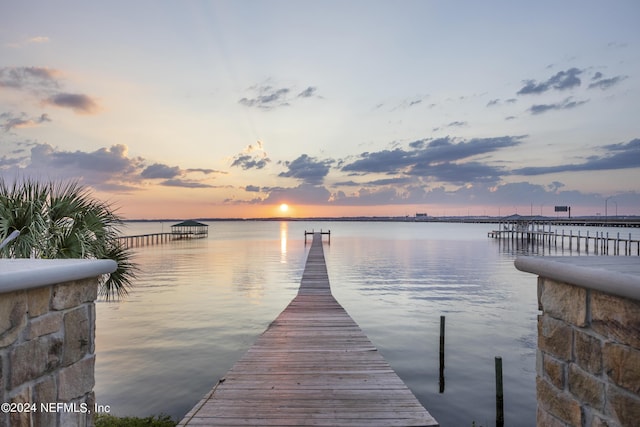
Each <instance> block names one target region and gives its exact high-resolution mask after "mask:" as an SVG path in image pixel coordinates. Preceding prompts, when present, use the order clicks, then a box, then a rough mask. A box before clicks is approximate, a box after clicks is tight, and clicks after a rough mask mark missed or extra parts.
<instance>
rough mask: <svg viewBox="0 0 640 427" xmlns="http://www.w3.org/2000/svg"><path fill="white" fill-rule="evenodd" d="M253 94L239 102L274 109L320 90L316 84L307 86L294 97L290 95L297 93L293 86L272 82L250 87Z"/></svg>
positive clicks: (247, 105)
mask: <svg viewBox="0 0 640 427" xmlns="http://www.w3.org/2000/svg"><path fill="white" fill-rule="evenodd" d="M248 90H249V91H250V92H251V96H248V97H243V98H241V99H240V100H238V102H239V103H240V104H242V105H244V106H246V107H255V108H259V109H262V110H272V109H274V108H279V107H288V106H290V105H291V103H292V102H293V100H294V99H297V98H311V97H314V96H317V95H316V92H317V90H318V88H317V87H315V86H307V88H306V89H304V90H302V91H300V92H298V94H297V95H295V96H294V98H293V99H291V98H290V95H291V94H293V93H295V92H294V90H295V89H294V88H291V87H274V86H272V85H270V84H262V85H255V86H251V87H250V88H249V89H248Z"/></svg>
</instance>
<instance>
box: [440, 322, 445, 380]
mask: <svg viewBox="0 0 640 427" xmlns="http://www.w3.org/2000/svg"><path fill="white" fill-rule="evenodd" d="M439 384H440V393H444V316H440V382H439Z"/></svg>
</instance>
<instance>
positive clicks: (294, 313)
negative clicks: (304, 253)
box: [179, 233, 438, 426]
mask: <svg viewBox="0 0 640 427" xmlns="http://www.w3.org/2000/svg"><path fill="white" fill-rule="evenodd" d="M222 425H226V426H232V425H254V426H257V425H272V426H274V425H277V426H291V425H316V426H340V425H343V426H344V425H347V426H355V425H362V426H437V425H438V423H437V422H436V421H435V420H434V419H433V417H431V415H430V414H429V413H428V412H427V410H426V409H425V408H424V407H423V406H422V405H421V404H420V403H419V402H418V400H417V399H416V397H415V396H414V395H413V393H411V391H410V390H409V389H408V388H407V386H406V385H405V384H404V383H403V382H402V380H401V379H400V378H399V377H398V376H397V375H396V373H395V372H394V371H393V369H391V367H390V366H389V364H388V363H387V361H386V360H384V358H383V357H382V356H381V355H380V353H379V352H378V351H377V349H376V348H375V347H374V346H373V344H372V343H371V341H369V339H368V338H367V337H366V335H365V334H364V333H363V332H362V330H361V329H360V327H359V326H358V325H357V324H356V323H355V322H354V321H353V319H352V318H351V317H350V316H349V315H348V314H347V312H346V311H345V310H344V308H342V306H341V305H340V304H339V303H338V302H337V301H336V300H335V298H334V297H333V296H332V295H331V290H330V286H329V277H328V274H327V267H326V264H325V259H324V252H323V248H322V236H321V235H320V233H317V234H315V235H314V237H313V243H312V245H311V248H310V250H309V255H308V258H307V262H306V266H305V270H304V273H303V274H302V280H301V283H300V289H299V291H298V295H297V296H296V297H295V298H294V299H293V300H292V301H291V303H290V304H289V305H288V306H287V308H286V309H285V310H284V311H283V312H282V313H281V314H280V315H279V316H278V318H276V320H274V321H273V322H272V323H271V325H270V326H269V327H268V328H267V330H266V331H265V332H264V333H263V334H262V335H261V336H260V337H259V338H258V340H257V341H256V342H255V344H254V345H253V346H252V347H251V348H250V349H249V350H248V351H247V353H246V354H245V355H244V356H243V357H242V358H241V359H240V360H239V361H238V362H237V363H236V364H235V365H234V366H233V367H232V368H231V370H230V371H229V372H228V373H227V375H226V376H225V378H223V379H222V380H220V382H219V383H218V384H217V385H216V386H215V387H214V388H213V390H211V391H210V392H209V393H208V394H207V395H206V396H205V397H204V398H203V399H202V400H201V401H200V402H199V403H198V404H197V405H196V406H195V407H194V408H193V409H192V410H191V411H190V412H189V413H188V414H187V415H186V416H185V417H184V419H183V420H182V421H181V422H180V424H179V426H222Z"/></svg>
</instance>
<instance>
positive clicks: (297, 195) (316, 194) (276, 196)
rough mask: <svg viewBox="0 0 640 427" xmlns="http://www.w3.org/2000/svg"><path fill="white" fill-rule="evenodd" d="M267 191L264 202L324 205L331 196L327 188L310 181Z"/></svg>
mask: <svg viewBox="0 0 640 427" xmlns="http://www.w3.org/2000/svg"><path fill="white" fill-rule="evenodd" d="M268 191H269V195H268V196H267V198H266V199H265V200H263V203H265V204H277V203H282V202H289V203H292V204H303V205H326V204H327V203H328V202H329V199H330V197H331V193H330V192H329V190H327V189H326V188H324V187H323V186H319V185H314V184H310V183H303V184H300V185H299V186H297V187H292V188H285V187H276V188H270V189H268Z"/></svg>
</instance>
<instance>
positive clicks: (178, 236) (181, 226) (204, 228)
mask: <svg viewBox="0 0 640 427" xmlns="http://www.w3.org/2000/svg"><path fill="white" fill-rule="evenodd" d="M208 236H209V226H208V225H207V224H203V223H201V222H198V221H194V220H186V221H182V222H179V223H177V224H174V225H172V226H171V232H170V233H164V232H163V233H147V234H136V235H134V236H122V237H119V238H118V240H119V241H120V243H121V244H122V245H124V246H125V247H127V248H131V247H139V246H148V245H157V244H161V243H167V242H171V241H174V240H186V239H204V238H206V237H208Z"/></svg>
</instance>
